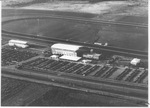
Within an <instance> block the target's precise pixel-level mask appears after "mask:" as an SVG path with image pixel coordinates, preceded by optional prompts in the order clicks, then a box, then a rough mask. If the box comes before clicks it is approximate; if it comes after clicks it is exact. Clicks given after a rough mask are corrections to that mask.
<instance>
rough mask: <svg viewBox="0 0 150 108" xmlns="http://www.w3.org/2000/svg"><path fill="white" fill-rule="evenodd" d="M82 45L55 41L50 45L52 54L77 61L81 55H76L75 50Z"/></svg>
mask: <svg viewBox="0 0 150 108" xmlns="http://www.w3.org/2000/svg"><path fill="white" fill-rule="evenodd" d="M81 47H82V46H79V45H70V44H63V43H56V44H54V45H52V46H51V50H52V54H60V55H63V56H61V57H60V58H61V59H68V60H73V61H78V60H79V59H80V58H81V57H78V54H77V51H78V50H79V48H81Z"/></svg>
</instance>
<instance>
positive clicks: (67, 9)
mask: <svg viewBox="0 0 150 108" xmlns="http://www.w3.org/2000/svg"><path fill="white" fill-rule="evenodd" d="M43 1H44V0H43ZM2 2H3V4H2V6H3V7H2V8H3V10H2V20H3V21H7V20H10V19H16V18H24V17H28V18H29V17H43V16H54V15H61V16H63V17H68V16H70V17H81V18H89V19H93V20H105V21H114V22H122V23H130V24H131V25H144V26H145V25H147V23H148V6H147V2H148V0H137V1H136V0H134V1H132V0H129V1H124V0H123V1H107V2H105V1H103V2H98V3H94V4H90V3H81V4H80V3H70V2H65V3H63V2H54V3H51V2H50V3H49V2H45V3H44V2H42V3H34V2H33V0H26V1H25V0H2ZM49 10H51V11H49ZM2 29H4V30H7V31H12V32H19V33H26V34H34V35H38V36H47V37H54V38H61V39H70V40H74V41H81V42H87V43H93V42H94V41H95V42H102V43H105V42H108V44H109V45H110V46H115V47H122V48H128V49H134V50H140V51H146V52H147V51H148V28H147V27H137V26H122V25H113V24H103V23H96V24H92V23H85V22H78V21H75V20H62V19H54V18H53V19H51V18H50V19H44V18H43V19H39V20H38V19H37V18H35V19H27V20H17V21H11V22H8V23H5V24H4V25H2ZM2 39H3V38H2ZM7 41H8V40H7V39H4V41H2V43H3V44H5V43H6V42H7ZM139 43H140V44H139ZM14 83H15V84H16V85H14V86H11V85H13V84H14ZM21 84H22V85H25V87H26V88H25V87H24V86H20V85H21ZM15 87H16V88H18V90H19V91H17V92H12V94H11V93H10V95H9V96H8V97H7V98H5V99H4V100H5V101H2V104H3V105H18V106H20V105H28V103H30V102H29V101H33V100H34V99H35V101H34V102H33V103H32V104H31V105H33V106H35V105H39V106H40V105H41V106H42V105H47V106H50V105H72V106H73V105H75V106H77V105H83V106H84V105H92V103H90V102H88V101H86V102H85V101H81V100H82V97H83V96H81V97H80V96H79V97H78V96H73V98H72V94H70V93H71V92H74V91H68V93H66V92H64V91H57V92H55V91H56V90H54V91H51V88H48V87H45V89H42V88H43V86H39V85H35V84H29V82H23V81H18V80H15V81H14V80H11V79H8V78H2V91H3V92H4V91H5V92H7V89H8V91H11V90H12V89H13V88H15ZM19 87H20V88H19ZM23 87H24V88H23ZM48 89H49V90H50V93H48V95H50V96H52V98H51V97H46V99H45V96H43V97H42V96H41V95H43V94H44V93H46V92H47V90H48ZM35 91H36V92H35ZM65 91H66V89H65ZM3 92H2V94H5V93H3ZM6 94H7V93H6ZM30 94H32V95H31V96H30V97H28V95H30ZM37 94H38V95H37ZM53 94H55V96H54V95H53ZM12 95H13V96H12ZM35 95H36V96H37V97H36V96H35ZM46 95H47V94H46ZM64 95H65V98H63V96H64ZM75 95H76V94H75ZM32 96H33V98H32ZM34 96H35V97H34ZM10 97H11V98H10ZM74 97H77V99H74ZM38 98H39V99H38ZM79 98H81V100H80V99H79ZM85 98H87V97H86V96H85ZM85 98H84V99H85ZM37 99H38V100H37ZM47 99H49V100H47ZM84 99H83V100H84ZM97 99H98V98H97ZM97 99H95V100H97ZM101 99H104V97H101ZM12 100H16V101H12ZM57 100H58V101H57ZM62 100H64V101H62ZM69 100H70V101H69ZM91 100H92V99H91ZM95 100H94V101H95ZM105 100H107V98H106V99H105ZM80 101H81V102H80ZM67 102H69V103H67ZM70 103H72V104H70ZM104 103H105V102H104ZM112 104H113V103H111V100H110V105H112ZM125 104H126V103H124V105H125ZM94 105H97V106H100V105H101V106H103V105H104V106H106V105H107V104H106V103H105V104H102V103H100V104H99V103H98V102H96V103H94ZM94 105H93V106H94ZM118 105H119V102H118Z"/></svg>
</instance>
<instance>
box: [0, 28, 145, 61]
mask: <svg viewBox="0 0 150 108" xmlns="http://www.w3.org/2000/svg"><path fill="white" fill-rule="evenodd" d="M2 35H3V36H5V37H11V38H14V37H15V38H22V39H31V40H40V41H43V42H46V43H49V42H62V43H68V44H76V45H82V46H85V47H89V48H93V49H96V50H97V51H98V50H103V51H108V52H111V53H116V54H125V55H128V56H135V57H142V58H146V59H147V58H148V52H142V51H137V50H130V49H123V48H117V47H110V46H99V45H95V44H88V43H82V42H77V41H70V40H63V39H57V38H49V37H40V36H38V37H37V36H35V35H29V34H21V33H15V32H8V31H5V30H2Z"/></svg>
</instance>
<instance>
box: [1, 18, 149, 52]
mask: <svg viewBox="0 0 150 108" xmlns="http://www.w3.org/2000/svg"><path fill="white" fill-rule="evenodd" d="M20 25H21V26H20ZM2 28H3V29H4V30H7V31H13V32H19V33H25V34H34V35H38V36H46V37H54V38H61V39H69V40H74V41H81V42H87V43H92V44H93V43H94V42H95V41H96V42H102V43H105V42H108V43H109V45H110V46H115V47H123V48H129V49H135V50H141V51H147V50H148V46H147V44H148V41H147V40H148V37H147V35H148V32H147V31H148V30H147V28H140V27H132V26H122V25H111V24H87V23H84V22H82V23H81V22H77V21H69V20H68V21H66V20H61V19H39V20H38V19H27V20H19V21H13V22H10V23H7V24H5V25H3V26H2ZM139 43H141V44H139Z"/></svg>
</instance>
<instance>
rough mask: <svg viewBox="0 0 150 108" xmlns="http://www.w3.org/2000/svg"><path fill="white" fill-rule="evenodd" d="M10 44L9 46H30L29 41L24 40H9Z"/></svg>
mask: <svg viewBox="0 0 150 108" xmlns="http://www.w3.org/2000/svg"><path fill="white" fill-rule="evenodd" d="M8 45H9V46H17V47H20V48H27V47H29V45H28V42H27V41H22V40H9V42H8Z"/></svg>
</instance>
